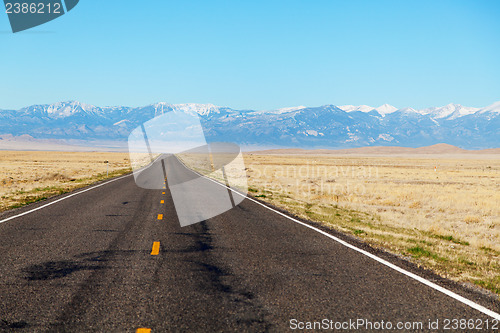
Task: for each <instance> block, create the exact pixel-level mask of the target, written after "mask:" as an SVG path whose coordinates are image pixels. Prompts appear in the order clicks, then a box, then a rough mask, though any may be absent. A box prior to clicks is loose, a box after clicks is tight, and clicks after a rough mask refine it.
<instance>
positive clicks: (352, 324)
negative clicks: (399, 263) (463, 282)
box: [289, 318, 500, 332]
mask: <svg viewBox="0 0 500 333" xmlns="http://www.w3.org/2000/svg"><path fill="white" fill-rule="evenodd" d="M289 328H290V329H291V330H331V331H347V330H350V331H352V330H357V331H366V330H370V331H374V330H375V331H382V332H385V331H402V332H405V331H423V330H425V331H441V330H444V331H452V332H453V331H455V332H463V331H468V330H479V331H482V330H485V331H489V330H492V331H497V330H499V329H500V321H499V320H498V319H481V318H460V319H458V318H441V319H439V318H437V319H427V320H423V321H422V320H420V321H419V320H416V321H390V320H370V319H366V318H357V319H348V320H343V321H338V320H331V319H328V318H324V319H321V320H314V321H300V320H298V319H295V318H293V319H290V321H289Z"/></svg>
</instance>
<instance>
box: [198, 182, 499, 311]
mask: <svg viewBox="0 0 500 333" xmlns="http://www.w3.org/2000/svg"><path fill="white" fill-rule="evenodd" d="M200 175H201V174H200ZM201 176H202V177H204V178H206V179H208V180H210V181H212V182H214V183H216V184H217V185H220V186H222V187H226V188H229V189H230V190H231V191H233V192H234V193H236V194H238V195H241V196H242V197H246V198H247V199H248V200H250V201H253V202H255V203H256V204H259V205H261V206H262V207H264V208H267V209H269V210H270V211H273V212H275V213H277V214H279V215H281V216H283V217H286V218H287V219H289V220H291V221H293V222H295V223H298V224H300V225H303V226H304V227H307V228H309V229H312V230H314V231H317V232H319V233H320V234H322V235H324V236H326V237H329V238H331V239H333V240H334V241H336V242H338V243H340V244H342V245H344V246H346V247H348V248H350V249H352V250H354V251H357V252H359V253H361V254H364V255H365V256H367V257H369V258H372V259H373V260H376V261H378V262H379V263H381V264H383V265H385V266H387V267H389V268H392V269H394V270H395V271H398V272H400V273H402V274H404V275H406V276H408V277H410V278H412V279H414V280H417V281H418V282H420V283H423V284H425V285H426V286H428V287H431V288H433V289H435V290H437V291H440V292H442V293H443V294H445V295H448V296H450V297H451V298H454V299H455V300H457V301H459V302H462V303H464V304H466V305H468V306H470V307H471V308H473V309H476V310H478V311H480V312H482V313H484V314H486V315H488V316H490V317H492V318H495V319H497V320H500V314H498V313H496V312H494V311H492V310H490V309H488V308H485V307H484V306H482V305H479V304H477V303H476V302H473V301H471V300H470V299H467V298H465V297H463V296H460V295H458V294H456V293H454V292H453V291H451V290H448V289H446V288H443V287H441V286H439V285H437V284H435V283H434V282H431V281H429V280H427V279H424V278H423V277H421V276H418V275H416V274H414V273H412V272H409V271H407V270H405V269H403V268H401V267H398V266H396V265H394V264H392V263H390V262H388V261H387V260H384V259H382V258H379V257H377V256H376V255H374V254H371V253H370V252H367V251H365V250H362V249H360V248H358V247H356V246H354V245H352V244H349V243H347V242H346V241H343V240H342V239H340V238H337V237H335V236H333V235H330V234H329V233H327V232H324V231H323V230H320V229H318V228H315V227H313V226H311V225H309V224H307V223H304V222H301V221H299V220H297V219H294V218H293V217H290V216H288V215H286V214H284V213H282V212H280V211H277V210H276V209H273V208H271V207H269V206H266V205H264V204H263V203H261V202H259V201H257V200H255V199H253V198H250V197H248V196H247V195H245V194H243V193H240V192H239V191H236V190H234V189H232V188H231V187H227V186H226V185H224V184H221V183H219V182H217V181H215V180H213V179H210V178H208V177H205V176H204V175H201Z"/></svg>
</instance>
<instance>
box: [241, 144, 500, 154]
mask: <svg viewBox="0 0 500 333" xmlns="http://www.w3.org/2000/svg"><path fill="white" fill-rule="evenodd" d="M249 153H251V154H284V155H286V154H290V155H291V154H311V155H319V154H367V155H370V154H373V155H398V154H500V148H492V149H481V150H466V149H462V148H458V147H456V146H453V145H449V144H445V143H439V144H435V145H432V146H427V147H419V148H408V147H381V146H376V147H361V148H352V149H311V150H307V149H297V148H290V149H268V150H258V151H251V152H249Z"/></svg>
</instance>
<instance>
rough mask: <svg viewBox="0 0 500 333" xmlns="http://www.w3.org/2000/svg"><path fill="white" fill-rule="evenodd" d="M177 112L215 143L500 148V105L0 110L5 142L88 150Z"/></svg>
mask: <svg viewBox="0 0 500 333" xmlns="http://www.w3.org/2000/svg"><path fill="white" fill-rule="evenodd" d="M173 110H177V111H180V112H186V113H190V114H198V115H199V116H200V119H201V122H202V126H203V128H204V131H205V136H206V138H207V141H209V142H214V141H229V142H234V143H238V144H240V145H243V146H249V147H265V148H278V147H296V148H309V149H310V148H355V147H365V146H404V147H421V146H428V145H433V144H437V143H447V144H451V145H455V146H458V147H461V148H465V149H486V148H497V147H500V102H496V103H494V104H492V105H490V106H487V107H484V108H473V107H466V106H462V105H459V104H448V105H445V106H443V107H431V108H427V109H421V110H417V109H413V108H403V109H398V108H396V107H393V106H391V105H388V104H384V105H382V106H380V107H377V108H374V107H370V106H367V105H360V106H354V105H343V106H335V105H324V106H319V107H306V106H298V107H289V108H282V109H278V110H270V111H256V110H234V109H231V108H229V107H220V106H215V105H212V104H168V103H156V104H151V105H148V106H144V107H126V106H113V107H98V106H94V105H89V104H84V103H80V102H76V101H70V102H60V103H55V104H46V105H32V106H29V107H25V108H22V109H19V110H0V137H3V138H4V139H5V138H6V137H9V138H12V137H19V136H23V135H24V136H25V137H26V136H29V137H32V138H34V139H45V140H47V139H52V140H64V141H67V142H69V141H78V142H86V143H87V144H95V143H98V142H126V140H127V138H128V135H129V134H130V132H131V131H132V130H133V129H134V128H136V127H137V126H139V125H141V124H142V123H144V122H145V121H147V120H149V119H151V118H153V117H155V116H158V115H160V114H162V113H165V112H169V111H173ZM0 141H1V140H0Z"/></svg>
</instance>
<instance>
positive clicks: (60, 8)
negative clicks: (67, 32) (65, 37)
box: [4, 0, 79, 33]
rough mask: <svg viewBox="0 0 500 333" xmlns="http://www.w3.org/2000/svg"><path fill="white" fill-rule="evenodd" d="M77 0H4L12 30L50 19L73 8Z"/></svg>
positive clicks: (18, 29)
mask: <svg viewBox="0 0 500 333" xmlns="http://www.w3.org/2000/svg"><path fill="white" fill-rule="evenodd" d="M78 2H79V0H63V1H61V0H4V4H5V13H6V14H7V16H8V17H9V22H10V27H11V28H12V32H14V33H16V32H19V31H23V30H27V29H31V28H33V27H36V26H39V25H41V24H44V23H47V22H49V21H52V20H54V19H56V18H58V17H60V16H62V15H64V14H66V13H68V12H69V11H70V10H72V9H73V8H75V6H76V5H77V4H78Z"/></svg>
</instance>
